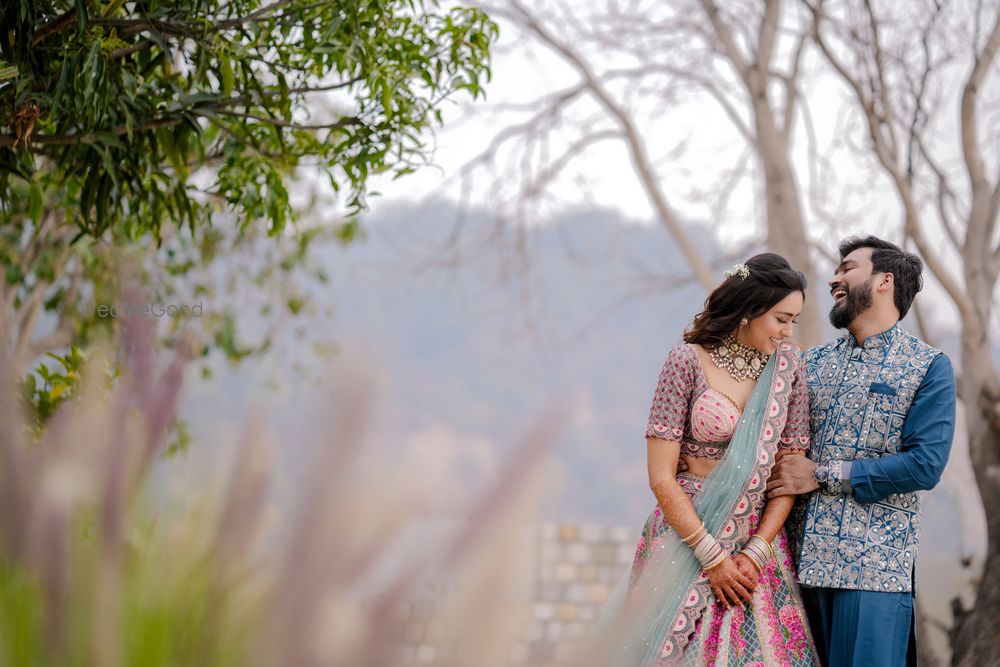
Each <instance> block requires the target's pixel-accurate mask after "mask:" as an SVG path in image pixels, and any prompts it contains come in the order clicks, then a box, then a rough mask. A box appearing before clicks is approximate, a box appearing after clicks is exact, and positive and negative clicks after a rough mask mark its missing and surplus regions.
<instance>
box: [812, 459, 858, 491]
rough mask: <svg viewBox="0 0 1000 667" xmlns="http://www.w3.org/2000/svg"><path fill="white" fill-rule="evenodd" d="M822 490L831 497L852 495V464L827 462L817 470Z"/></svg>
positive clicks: (817, 478) (848, 462)
mask: <svg viewBox="0 0 1000 667" xmlns="http://www.w3.org/2000/svg"><path fill="white" fill-rule="evenodd" d="M816 480H817V481H818V482H819V486H820V490H822V491H823V492H824V493H828V494H830V495H834V496H839V495H848V496H849V495H851V462H850V461H839V460H833V461H827V462H826V463H824V464H822V465H821V466H818V467H817V468H816Z"/></svg>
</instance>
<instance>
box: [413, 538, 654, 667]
mask: <svg viewBox="0 0 1000 667" xmlns="http://www.w3.org/2000/svg"><path fill="white" fill-rule="evenodd" d="M533 533H534V534H533V536H532V550H531V551H532V553H531V555H530V560H529V563H528V566H527V572H526V573H525V574H526V576H527V578H528V581H527V582H526V586H525V587H524V590H523V591H522V592H523V594H524V595H525V596H526V597H527V598H528V599H527V604H528V607H529V614H530V619H529V621H528V623H527V624H526V626H525V628H524V633H523V636H522V638H521V640H520V641H519V642H517V643H516V644H514V645H513V646H512V647H511V650H510V655H509V662H510V664H511V665H518V666H524V667H538V666H542V665H561V664H569V663H570V659H571V658H572V656H573V654H574V652H575V651H576V649H577V647H578V646H579V644H580V641H581V640H582V639H583V638H585V637H586V636H587V629H588V627H589V626H590V624H591V623H593V622H594V621H595V620H596V619H597V617H598V615H599V613H600V608H601V605H602V604H603V603H604V601H605V600H606V599H607V598H608V596H609V595H610V594H611V591H612V589H613V588H614V587H615V585H616V584H617V583H618V580H619V579H620V578H621V576H622V575H623V574H624V572H625V571H626V569H627V568H628V566H629V565H630V564H631V562H632V558H633V556H634V554H635V544H636V539H637V533H636V530H635V529H633V528H630V527H622V526H605V525H599V524H593V523H585V524H572V523H559V524H556V523H545V524H540V525H538V526H536V527H535V528H534V529H533ZM446 594H447V593H446V591H444V590H443V589H438V590H434V589H433V587H432V588H431V589H429V590H425V591H424V596H423V597H424V599H422V600H417V601H414V602H411V603H409V604H407V605H406V608H405V611H404V615H405V619H404V623H403V624H402V626H401V632H402V636H401V637H397V639H398V640H399V641H400V642H401V643H402V657H403V663H404V664H408V665H446V664H447V665H455V664H457V665H464V664H469V665H474V664H475V661H474V659H473V660H472V662H467V661H466V660H464V659H463V656H462V655H461V649H460V648H457V647H455V646H453V645H450V643H449V642H448V641H447V640H446V639H445V632H444V628H442V627H439V625H438V623H437V622H435V621H434V620H432V619H431V609H432V606H433V605H432V600H433V599H434V598H435V597H437V596H439V595H446ZM469 659H472V656H470V657H469Z"/></svg>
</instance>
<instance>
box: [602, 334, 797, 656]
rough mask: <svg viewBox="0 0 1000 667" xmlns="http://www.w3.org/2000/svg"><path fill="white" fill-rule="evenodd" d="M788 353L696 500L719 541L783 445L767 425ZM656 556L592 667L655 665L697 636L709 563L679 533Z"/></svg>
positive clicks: (614, 613)
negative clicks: (694, 599) (770, 443)
mask: <svg viewBox="0 0 1000 667" xmlns="http://www.w3.org/2000/svg"><path fill="white" fill-rule="evenodd" d="M782 352H783V351H780V350H779V352H778V353H776V354H772V355H771V358H770V359H769V360H768V363H767V365H766V366H765V367H764V371H763V373H761V376H760V378H759V379H758V380H757V385H756V387H755V388H754V390H753V392H752V393H751V395H750V399H749V400H748V401H747V405H746V407H745V408H744V410H743V416H742V417H741V418H740V421H739V424H737V427H736V431H735V432H734V433H733V437H732V440H731V441H730V444H729V447H728V448H727V450H726V455H725V457H724V458H723V459H722V461H721V462H720V463H719V465H717V466H716V467H715V469H714V470H713V471H712V473H711V474H710V475H709V476H708V477H707V478H705V481H704V483H703V485H702V488H701V490H700V491H699V492H698V493H697V494H696V495H695V497H694V498H693V499H692V502H693V503H694V506H695V510H696V511H697V512H698V516H700V517H701V519H702V521H704V522H705V527H706V528H707V529H708V531H709V532H710V533H711V534H712V535H714V536H715V537H716V538H717V539H718V537H719V535H720V533H721V532H723V529H724V528H725V526H726V523H727V521H728V520H729V519H730V518H732V517H733V514H734V507H735V505H736V503H737V502H738V501H739V499H740V497H741V496H742V495H743V494H744V493H745V491H746V488H747V486H748V483H749V480H750V479H751V477H752V476H753V473H754V472H755V471H756V470H757V468H758V466H760V465H761V463H762V461H761V458H760V454H761V443H762V440H764V439H769V438H770V437H776V434H774V433H772V431H773V430H774V428H773V426H768V425H767V424H766V421H768V420H767V419H766V417H767V416H768V414H767V413H768V412H769V411H770V410H771V409H772V407H771V403H772V401H771V398H772V394H773V390H774V385H775V383H776V381H777V382H778V383H779V384H780V383H781V382H782V380H781V378H780V374H779V373H778V372H777V371H776V369H775V366H776V365H777V364H778V363H779V358H780V357H781V355H782ZM783 361H787V360H783ZM785 365H786V364H785V363H782V366H785ZM651 551H652V553H651V554H650V555H649V556H648V557H647V558H646V560H645V562H644V563H643V566H642V568H641V570H640V571H639V574H638V576H637V577H636V579H635V580H634V581H631V582H630V573H628V572H627V573H626V574H625V576H624V577H623V578H622V580H621V581H620V582H619V584H618V586H617V587H616V588H615V590H614V592H613V593H612V595H611V598H610V599H609V601H608V603H607V604H606V605H605V607H604V609H603V610H602V614H601V618H600V621H599V624H598V628H600V639H599V640H598V642H597V643H598V644H603V645H602V646H595V647H594V651H593V652H590V655H589V657H590V658H595V659H596V660H595V662H593V663H592V664H603V665H616V666H618V665H621V666H625V665H629V666H632V665H649V664H651V663H653V662H654V661H655V660H657V659H658V658H660V656H661V650H663V649H664V640H665V639H667V638H668V634H673V635H681V636H683V635H686V634H688V633H690V632H691V631H692V630H693V627H688V626H691V625H692V624H693V621H692V620H691V619H690V618H688V617H687V616H686V615H685V614H683V613H681V611H682V607H683V606H684V604H685V602H686V601H689V600H688V598H689V596H691V595H697V593H696V591H695V590H694V587H693V584H694V583H695V580H696V579H697V577H698V575H699V574H700V573H701V569H702V568H701V563H699V562H698V560H697V559H696V558H695V557H694V552H693V551H692V549H691V547H689V546H688V545H687V544H685V543H684V542H683V541H682V540H681V539H680V537H679V536H678V535H677V533H676V532H675V531H674V530H672V529H669V530H667V531H665V532H664V533H662V535H661V536H660V537H659V538H658V542H657V544H656V546H655V547H654V548H653V549H652V550H651ZM665 648H666V650H667V651H668V652H676V653H677V654H676V655H672V656H669V657H672V658H675V659H679V658H680V645H679V644H678V643H677V642H670V643H668V645H667V646H666V647H665ZM597 656H600V657H599V658H598V657H597Z"/></svg>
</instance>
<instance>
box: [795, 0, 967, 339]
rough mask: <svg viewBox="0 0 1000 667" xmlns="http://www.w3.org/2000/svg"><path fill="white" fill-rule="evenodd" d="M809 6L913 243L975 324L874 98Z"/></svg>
mask: <svg viewBox="0 0 1000 667" xmlns="http://www.w3.org/2000/svg"><path fill="white" fill-rule="evenodd" d="M805 5H806V7H807V8H808V9H809V10H810V12H812V14H813V31H812V32H813V40H814V41H815V42H816V44H817V46H819V48H820V51H822V53H823V55H824V56H825V58H826V59H827V61H828V62H829V63H830V64H831V65H832V66H833V68H834V69H835V70H836V71H837V73H838V74H840V76H841V78H842V79H843V80H844V82H845V83H846V84H847V85H848V86H849V87H850V88H851V89H852V90H853V91H854V94H855V96H856V97H857V98H858V102H859V103H860V105H861V108H862V109H863V110H864V113H865V118H866V120H867V125H868V134H869V137H870V138H871V140H872V146H873V148H874V149H875V154H876V156H877V157H878V160H879V163H880V164H881V165H882V167H883V168H884V169H885V170H886V172H887V173H888V174H889V176H890V177H891V178H892V180H893V182H894V183H895V185H896V191H897V194H898V195H899V197H900V202H901V203H902V205H903V211H904V221H905V225H906V233H907V234H909V235H910V237H911V238H912V239H913V242H914V243H915V244H916V246H917V248H918V249H919V250H920V254H921V255H922V256H923V258H924V262H925V263H926V264H927V267H928V268H929V269H930V270H931V272H932V273H934V275H935V277H937V279H938V282H940V283H941V286H942V287H943V288H944V289H945V291H946V292H947V293H948V295H949V296H950V297H951V298H952V299H953V300H954V302H955V305H956V306H957V307H958V311H959V313H960V314H961V316H962V320H963V322H965V323H966V324H970V325H971V324H972V323H973V322H974V321H975V309H974V307H973V304H972V302H971V300H970V299H969V296H968V294H967V293H966V291H965V290H964V289H963V288H962V286H961V285H959V283H958V281H957V280H956V279H955V277H954V276H952V275H951V272H950V271H949V270H948V268H947V267H946V266H945V264H944V262H943V261H942V260H941V258H940V255H939V253H937V252H935V249H934V248H933V246H932V245H931V243H930V242H929V241H928V240H927V238H926V236H925V235H924V232H923V228H922V227H921V226H920V215H919V211H918V210H917V206H916V204H915V202H914V201H913V192H912V189H911V185H910V182H909V180H908V179H907V178H906V175H905V174H904V173H903V172H902V170H901V169H900V167H899V165H898V164H897V163H896V161H895V159H894V156H893V155H892V154H891V153H890V151H889V148H888V147H887V146H886V145H885V136H884V135H883V134H882V132H881V130H880V125H881V120H880V119H879V117H878V115H877V114H876V113H875V107H874V104H873V101H872V100H870V99H869V98H868V97H867V96H866V95H865V92H864V90H863V89H862V87H861V84H860V83H859V82H858V81H857V79H855V78H854V76H852V74H851V72H850V71H848V69H847V67H846V66H845V65H844V64H843V63H842V62H840V60H839V59H838V58H837V57H836V56H835V55H834V54H833V52H832V50H831V49H830V46H829V44H828V43H827V41H826V39H825V38H824V37H823V31H822V30H821V29H820V25H821V23H822V20H823V16H824V15H823V13H822V12H821V11H820V8H819V5H818V4H817V5H813V4H810V3H808V2H806V3H805Z"/></svg>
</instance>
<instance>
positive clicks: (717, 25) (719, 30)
mask: <svg viewBox="0 0 1000 667" xmlns="http://www.w3.org/2000/svg"><path fill="white" fill-rule="evenodd" d="M701 6H702V7H703V8H704V10H705V14H706V15H708V20H709V21H710V22H711V23H712V28H713V29H714V30H715V36H716V38H717V39H718V40H719V43H720V44H721V45H722V48H723V50H724V51H725V52H726V56H727V57H728V58H729V60H730V61H732V63H733V67H734V68H735V69H736V73H737V74H739V76H740V78H741V79H743V81H744V82H747V83H748V77H749V66H748V65H747V63H746V61H744V60H743V56H742V55H741V54H740V50H739V48H738V47H737V46H736V42H734V41H733V35H732V33H730V32H729V28H727V27H726V24H725V23H724V22H723V20H722V15H721V14H719V8H718V7H717V6H716V4H715V2H713V0H701Z"/></svg>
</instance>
